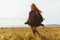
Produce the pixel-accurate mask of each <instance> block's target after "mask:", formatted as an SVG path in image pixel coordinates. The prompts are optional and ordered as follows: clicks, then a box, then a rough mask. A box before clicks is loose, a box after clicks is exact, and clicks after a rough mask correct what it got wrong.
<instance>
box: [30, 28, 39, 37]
mask: <svg viewBox="0 0 60 40" xmlns="http://www.w3.org/2000/svg"><path fill="white" fill-rule="evenodd" d="M36 28H37V27H31V29H32V31H33V34H34V35H36V33H37V34H38V35H39V37H40V33H39V32H38V30H37V29H36Z"/></svg>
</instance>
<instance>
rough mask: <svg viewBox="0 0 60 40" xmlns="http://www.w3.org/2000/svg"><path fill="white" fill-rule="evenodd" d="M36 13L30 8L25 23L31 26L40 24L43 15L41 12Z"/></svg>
mask: <svg viewBox="0 0 60 40" xmlns="http://www.w3.org/2000/svg"><path fill="white" fill-rule="evenodd" d="M38 15H39V16H37V15H36V11H35V10H32V11H30V12H29V18H28V20H27V22H26V23H25V24H28V25H29V26H31V27H37V26H41V25H42V24H41V22H42V21H43V17H42V15H41V14H39V12H38Z"/></svg>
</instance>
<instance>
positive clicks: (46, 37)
mask: <svg viewBox="0 0 60 40" xmlns="http://www.w3.org/2000/svg"><path fill="white" fill-rule="evenodd" d="M37 30H38V31H39V32H40V35H41V37H39V36H38V35H37V34H36V35H35V36H34V35H33V33H32V31H31V29H30V28H0V40H60V27H46V28H43V27H40V28H37Z"/></svg>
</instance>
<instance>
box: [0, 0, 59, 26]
mask: <svg viewBox="0 0 60 40" xmlns="http://www.w3.org/2000/svg"><path fill="white" fill-rule="evenodd" d="M32 3H35V4H36V6H37V7H38V8H39V9H40V10H41V11H42V12H43V13H42V16H43V17H44V19H45V20H44V21H43V24H45V25H46V24H60V0H0V26H7V25H14V26H23V25H24V22H26V21H27V18H28V15H29V11H30V6H31V4H32ZM24 26H26V25H24Z"/></svg>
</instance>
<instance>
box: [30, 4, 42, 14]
mask: <svg viewBox="0 0 60 40" xmlns="http://www.w3.org/2000/svg"><path fill="white" fill-rule="evenodd" d="M31 6H34V9H35V10H36V11H38V12H39V13H42V11H41V10H39V9H38V8H37V7H36V5H35V4H34V3H32V5H31Z"/></svg>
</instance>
